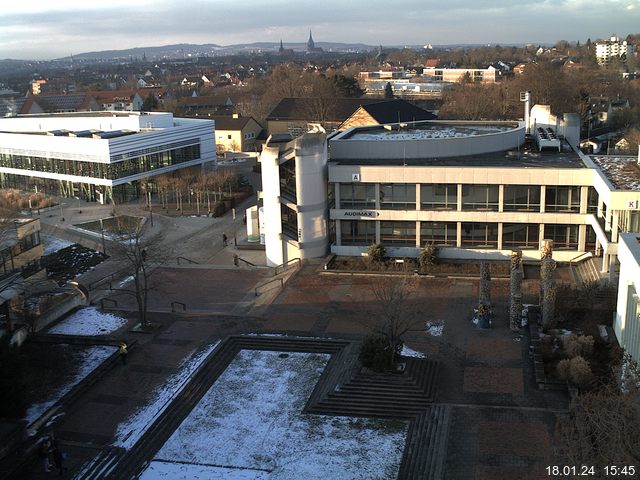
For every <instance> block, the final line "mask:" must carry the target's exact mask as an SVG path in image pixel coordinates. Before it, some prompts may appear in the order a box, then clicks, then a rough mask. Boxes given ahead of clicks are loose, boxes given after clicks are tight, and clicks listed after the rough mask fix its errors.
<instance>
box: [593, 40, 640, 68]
mask: <svg viewBox="0 0 640 480" xmlns="http://www.w3.org/2000/svg"><path fill="white" fill-rule="evenodd" d="M634 52H635V45H634V44H633V43H629V42H627V41H626V40H620V39H619V38H618V37H616V36H615V35H612V36H611V38H609V40H605V41H604V42H597V43H596V59H597V60H598V63H599V64H601V65H608V64H609V63H611V60H612V59H614V58H619V59H621V60H622V61H626V59H627V58H629V57H630V56H631V55H633V53H634Z"/></svg>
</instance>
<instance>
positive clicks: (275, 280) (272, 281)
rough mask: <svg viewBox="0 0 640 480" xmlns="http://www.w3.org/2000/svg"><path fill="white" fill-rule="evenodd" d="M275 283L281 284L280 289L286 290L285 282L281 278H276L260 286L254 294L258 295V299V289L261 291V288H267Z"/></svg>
mask: <svg viewBox="0 0 640 480" xmlns="http://www.w3.org/2000/svg"><path fill="white" fill-rule="evenodd" d="M274 282H280V288H281V289H282V288H284V280H282V279H281V278H274V279H273V280H269V281H268V282H266V283H263V284H262V285H258V286H257V287H256V288H255V289H254V293H255V294H256V297H257V296H258V289H259V288H262V287H265V286H267V285H269V284H271V283H274Z"/></svg>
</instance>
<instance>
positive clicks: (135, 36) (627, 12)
mask: <svg viewBox="0 0 640 480" xmlns="http://www.w3.org/2000/svg"><path fill="white" fill-rule="evenodd" d="M190 7H191V8H189V9H185V8H184V6H182V5H180V4H179V3H178V2H175V1H171V0H164V1H159V2H153V3H152V2H150V1H148V0H142V1H140V2H137V4H136V5H135V6H134V7H132V6H130V4H129V3H128V2H124V1H122V0H115V1H114V2H110V3H109V5H107V6H102V5H96V6H92V5H87V4H86V3H84V2H78V1H76V0H67V1H61V2H56V4H55V5H50V4H49V3H48V2H42V1H35V2H32V3H30V4H25V5H22V4H12V5H7V6H3V12H2V13H0V24H2V25H3V28H2V30H1V31H0V58H3V59H4V58H13V59H25V60H27V59H28V60H51V59H55V58H62V57H67V56H69V55H76V54H81V53H86V52H91V51H104V50H120V49H128V48H136V47H137V48H146V47H151V46H162V45H170V44H178V43H193V44H218V45H233V44H242V43H253V42H279V41H280V39H282V40H283V41H284V42H285V43H301V42H306V40H307V38H308V35H309V31H310V30H312V31H313V36H314V40H316V42H324V41H326V42H343V43H363V44H367V45H380V44H382V45H389V46H400V47H401V46H403V45H412V46H414V45H426V44H434V45H452V44H454V45H455V44H476V45H481V44H492V45H495V44H501V45H522V44H529V43H532V44H536V43H540V44H549V43H554V42H555V41H558V40H568V41H576V40H577V41H581V42H584V41H585V40H586V39H587V38H591V39H592V40H595V39H597V38H608V37H609V36H610V35H612V34H616V35H618V36H619V37H621V38H624V37H625V36H626V35H628V34H630V33H634V32H635V30H637V25H638V22H639V21H640V0H605V1H593V0H566V1H561V2H550V1H545V2H542V3H538V4H535V5H532V4H529V3H527V2H521V1H517V2H510V4H509V5H507V6H505V5H504V4H503V2H497V1H495V0H483V1H481V2H469V1H467V0H455V1H452V2H449V3H448V4H447V7H446V8H443V7H442V5H441V4H438V3H436V2H432V1H426V2H417V1H409V2H405V3H404V4H403V7H402V8H401V9H400V8H394V7H392V6H390V5H389V4H388V2H382V1H379V0H371V1H369V2H367V3H366V4H365V3H364V2H357V3H355V4H349V5H348V6H346V7H345V6H344V5H342V4H339V3H338V2H335V1H333V0H330V1H328V2H324V3H323V4H322V5H318V4H314V3H312V2H300V3H298V4H295V5H291V4H288V3H287V2H283V1H275V2H264V1H263V0H256V1H254V2H251V4H250V5H246V4H243V5H242V6H240V5H236V4H234V3H232V2H229V1H227V0H196V1H195V2H192V3H190ZM382 11H384V12H385V14H384V15H380V12H382ZM258 12H259V14H258ZM337 12H339V15H338V14H337ZM221 19H222V21H221ZM567 19H571V21H567ZM184 25H188V27H189V31H188V32H185V31H183V30H181V29H178V28H177V27H178V26H184Z"/></svg>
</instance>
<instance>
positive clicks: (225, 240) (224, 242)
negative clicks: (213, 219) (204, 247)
mask: <svg viewBox="0 0 640 480" xmlns="http://www.w3.org/2000/svg"><path fill="white" fill-rule="evenodd" d="M222 246H223V247H226V246H227V234H226V233H223V234H222Z"/></svg>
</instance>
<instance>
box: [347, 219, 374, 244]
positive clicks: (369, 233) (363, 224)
mask: <svg viewBox="0 0 640 480" xmlns="http://www.w3.org/2000/svg"><path fill="white" fill-rule="evenodd" d="M340 232H341V240H342V245H372V244H374V243H376V222H375V221H369V222H367V221H358V220H340Z"/></svg>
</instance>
